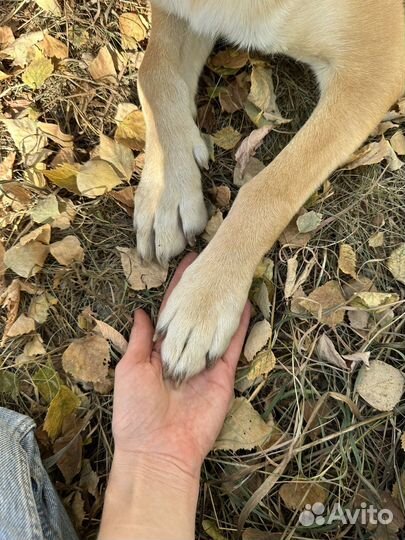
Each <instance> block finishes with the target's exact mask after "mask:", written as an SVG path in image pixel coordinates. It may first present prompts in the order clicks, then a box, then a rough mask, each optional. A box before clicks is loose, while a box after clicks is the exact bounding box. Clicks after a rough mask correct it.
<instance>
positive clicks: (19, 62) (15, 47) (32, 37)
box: [0, 31, 44, 67]
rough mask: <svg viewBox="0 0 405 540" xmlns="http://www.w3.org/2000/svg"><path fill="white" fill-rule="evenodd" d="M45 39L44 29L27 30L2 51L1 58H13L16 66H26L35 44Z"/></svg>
mask: <svg viewBox="0 0 405 540" xmlns="http://www.w3.org/2000/svg"><path fill="white" fill-rule="evenodd" d="M43 39H44V33H43V32H42V31H38V32H27V33H26V34H23V35H22V36H20V37H19V38H18V39H16V40H14V41H12V42H11V43H10V44H9V45H8V46H7V47H6V48H5V49H3V50H1V51H0V60H1V59H2V58H8V59H11V60H13V64H14V65H15V66H21V67H24V66H26V65H27V63H28V62H29V59H30V58H29V56H30V53H31V51H32V47H33V45H35V44H36V43H38V42H39V41H41V40H43Z"/></svg>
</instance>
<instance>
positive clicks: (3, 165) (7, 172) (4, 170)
mask: <svg viewBox="0 0 405 540" xmlns="http://www.w3.org/2000/svg"><path fill="white" fill-rule="evenodd" d="M15 157H16V153H15V152H10V153H9V154H7V156H6V157H5V158H4V159H2V161H1V162H0V181H4V180H5V181H7V182H8V181H10V180H12V178H13V166H14V161H15Z"/></svg>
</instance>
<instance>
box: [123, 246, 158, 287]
mask: <svg viewBox="0 0 405 540" xmlns="http://www.w3.org/2000/svg"><path fill="white" fill-rule="evenodd" d="M117 250H118V252H119V253H120V255H121V264H122V268H123V270H124V274H125V277H126V278H127V281H128V283H129V286H130V287H131V289H133V290H134V291H142V290H143V289H152V288H154V287H160V286H161V285H162V284H163V283H164V282H165V281H166V278H167V269H165V268H162V267H161V266H160V265H159V264H157V263H156V262H150V263H148V262H146V261H142V260H141V258H140V257H139V255H138V252H137V251H136V249H133V248H131V249H130V248H125V247H117Z"/></svg>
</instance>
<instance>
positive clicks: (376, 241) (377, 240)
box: [368, 231, 384, 248]
mask: <svg viewBox="0 0 405 540" xmlns="http://www.w3.org/2000/svg"><path fill="white" fill-rule="evenodd" d="M368 245H369V246H370V247H372V248H378V247H382V246H383V245H384V233H383V232H382V231H380V232H376V233H375V234H373V235H372V236H370V238H369V239H368Z"/></svg>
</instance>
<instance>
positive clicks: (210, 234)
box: [202, 209, 224, 242]
mask: <svg viewBox="0 0 405 540" xmlns="http://www.w3.org/2000/svg"><path fill="white" fill-rule="evenodd" d="M223 221H224V217H223V215H222V212H221V210H219V209H217V210H216V211H215V213H214V215H213V216H211V217H210V219H209V220H208V223H207V226H206V227H205V230H204V232H203V234H202V238H203V239H204V240H205V241H206V242H209V241H210V240H212V239H213V238H214V236H215V233H216V232H217V230H218V229H219V228H220V226H221V225H222V223H223Z"/></svg>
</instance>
